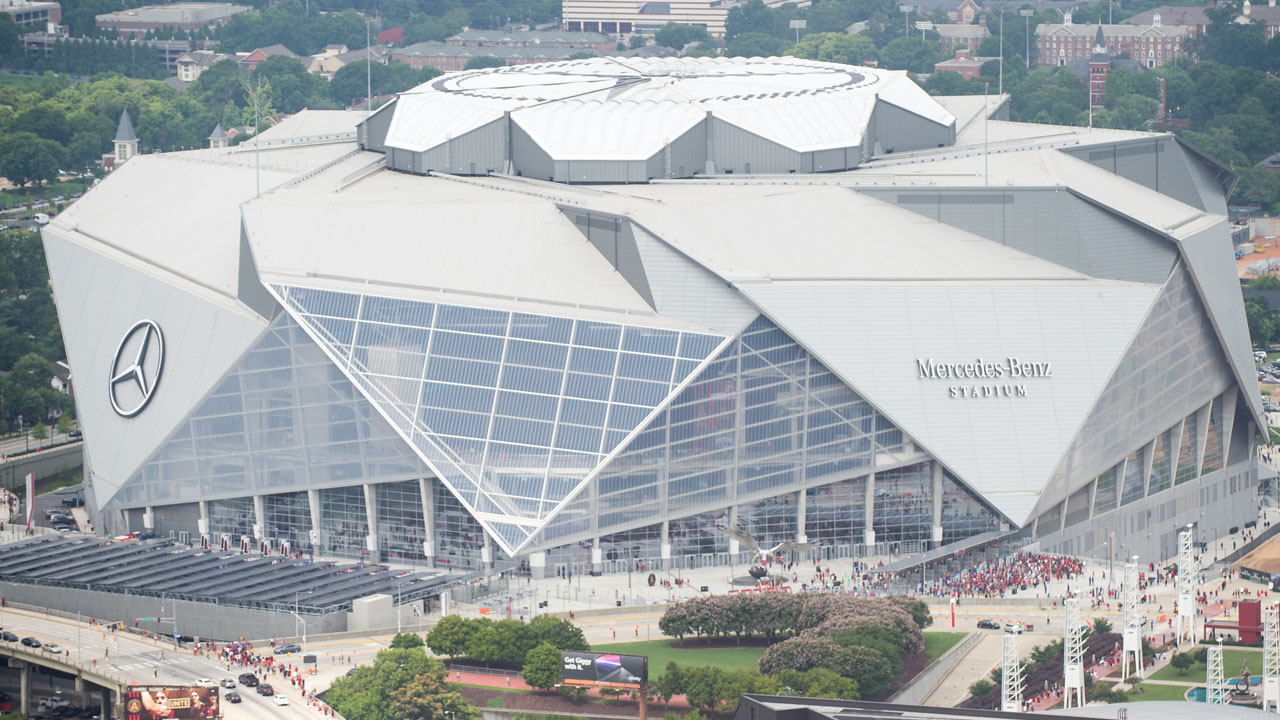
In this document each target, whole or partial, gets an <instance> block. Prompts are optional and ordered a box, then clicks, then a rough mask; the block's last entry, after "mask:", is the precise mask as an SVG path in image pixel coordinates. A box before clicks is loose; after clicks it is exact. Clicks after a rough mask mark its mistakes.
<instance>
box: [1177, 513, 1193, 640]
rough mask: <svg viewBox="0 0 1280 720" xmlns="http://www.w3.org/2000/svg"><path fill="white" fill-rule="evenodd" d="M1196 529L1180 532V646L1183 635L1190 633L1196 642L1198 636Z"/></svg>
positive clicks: (1191, 528)
mask: <svg viewBox="0 0 1280 720" xmlns="http://www.w3.org/2000/svg"><path fill="white" fill-rule="evenodd" d="M1194 535H1195V529H1194V527H1193V526H1191V525H1187V529H1186V530H1183V531H1182V532H1180V533H1178V641H1177V643H1178V647H1182V635H1183V633H1184V632H1185V633H1188V634H1189V635H1190V636H1191V640H1192V641H1193V642H1194V641H1195V637H1196V567H1195V564H1196V556H1195V550H1194Z"/></svg>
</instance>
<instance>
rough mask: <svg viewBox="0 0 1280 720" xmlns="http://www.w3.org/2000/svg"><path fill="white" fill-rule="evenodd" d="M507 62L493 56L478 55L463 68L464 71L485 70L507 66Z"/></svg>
mask: <svg viewBox="0 0 1280 720" xmlns="http://www.w3.org/2000/svg"><path fill="white" fill-rule="evenodd" d="M506 64H507V61H505V60H503V59H502V58H498V57H494V56H492V55H478V56H476V57H473V58H471V59H470V60H468V61H467V64H466V65H465V66H463V68H462V69H463V70H483V69H485V68H496V67H502V66H503V65H506Z"/></svg>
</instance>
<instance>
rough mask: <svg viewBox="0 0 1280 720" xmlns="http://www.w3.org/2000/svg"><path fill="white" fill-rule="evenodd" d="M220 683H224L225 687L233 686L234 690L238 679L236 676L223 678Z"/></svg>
mask: <svg viewBox="0 0 1280 720" xmlns="http://www.w3.org/2000/svg"><path fill="white" fill-rule="evenodd" d="M219 684H220V685H222V687H224V688H231V689H233V690H234V689H235V687H236V679H235V678H222V681H221V682H220V683H219Z"/></svg>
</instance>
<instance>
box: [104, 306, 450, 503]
mask: <svg viewBox="0 0 1280 720" xmlns="http://www.w3.org/2000/svg"><path fill="white" fill-rule="evenodd" d="M429 474H430V470H428V469H427V467H426V465H425V464H424V463H423V462H422V460H421V459H419V458H418V456H417V455H416V454H414V452H413V451H412V450H411V449H410V448H408V447H406V446H405V444H404V441H403V440H401V439H400V438H399V437H398V436H397V435H396V433H395V431H394V430H393V429H392V428H391V427H390V426H388V425H387V423H386V422H385V421H384V420H383V419H382V418H381V417H380V416H379V415H378V413H377V411H376V410H374V408H373V406H371V405H370V404H369V403H368V402H367V401H366V400H365V399H364V398H363V397H362V396H361V394H360V392H359V391H358V390H357V389H356V388H355V387H354V386H353V385H352V384H351V383H350V382H348V381H347V379H346V378H345V377H344V376H343V374H342V372H341V371H340V370H338V369H337V368H336V367H334V366H333V363H332V362H330V361H329V358H327V357H326V356H325V354H324V353H323V352H322V351H321V350H320V348H318V347H316V345H315V344H314V343H313V342H311V340H310V338H308V337H307V334H306V333H305V332H304V331H303V330H302V328H300V327H298V325H297V324H296V323H294V322H293V320H291V319H290V318H289V316H288V315H285V314H281V316H280V317H279V318H278V319H276V320H275V321H274V322H273V323H272V324H271V326H270V327H268V328H267V330H265V331H264V332H263V334H262V336H261V337H260V338H259V339H258V341H257V342H256V343H255V344H254V346H253V347H252V348H251V349H250V350H249V351H248V352H247V353H245V355H244V357H242V358H241V359H240V361H239V362H238V363H236V365H235V366H234V367H233V368H232V369H231V370H230V371H229V372H228V373H227V375H226V376H225V377H224V378H223V379H222V380H221V381H220V382H219V383H218V385H217V386H216V387H215V388H214V390H213V392H211V393H210V394H209V396H208V397H206V398H205V399H204V400H203V401H202V402H201V403H200V404H199V406H198V407H197V408H196V409H195V411H194V412H192V414H191V415H190V416H189V417H188V418H187V419H186V420H185V421H184V422H183V423H182V424H181V425H179V426H178V428H177V430H175V431H174V433H173V434H172V435H171V436H170V437H169V439H168V440H166V441H165V443H164V444H163V445H162V446H161V447H160V449H159V450H157V451H156V452H155V453H154V454H153V455H152V456H151V457H150V458H149V459H148V460H147V461H146V462H145V463H144V464H143V465H142V467H141V468H139V470H138V471H137V472H136V473H135V474H134V475H133V477H132V478H130V480H129V481H128V483H127V484H126V485H125V486H124V487H123V488H122V489H121V491H120V496H119V497H121V498H122V499H123V500H124V501H125V502H126V503H127V504H135V503H136V504H140V505H147V504H152V503H154V504H167V503H174V502H183V501H185V502H194V501H196V500H203V499H207V498H219V497H244V496H251V495H256V494H262V493H280V492H286V491H290V490H299V489H306V488H318V487H326V486H328V487H333V486H341V485H350V484H352V483H360V482H365V481H369V480H394V479H404V478H418V477H425V476H427V475H429Z"/></svg>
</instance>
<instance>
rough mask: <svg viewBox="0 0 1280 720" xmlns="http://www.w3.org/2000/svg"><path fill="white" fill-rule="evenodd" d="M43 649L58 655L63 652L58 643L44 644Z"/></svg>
mask: <svg viewBox="0 0 1280 720" xmlns="http://www.w3.org/2000/svg"><path fill="white" fill-rule="evenodd" d="M44 649H45V650H48V651H49V652H51V653H60V652H62V651H63V650H64V648H63V647H62V646H61V645H59V644H58V643H45V644H44Z"/></svg>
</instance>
